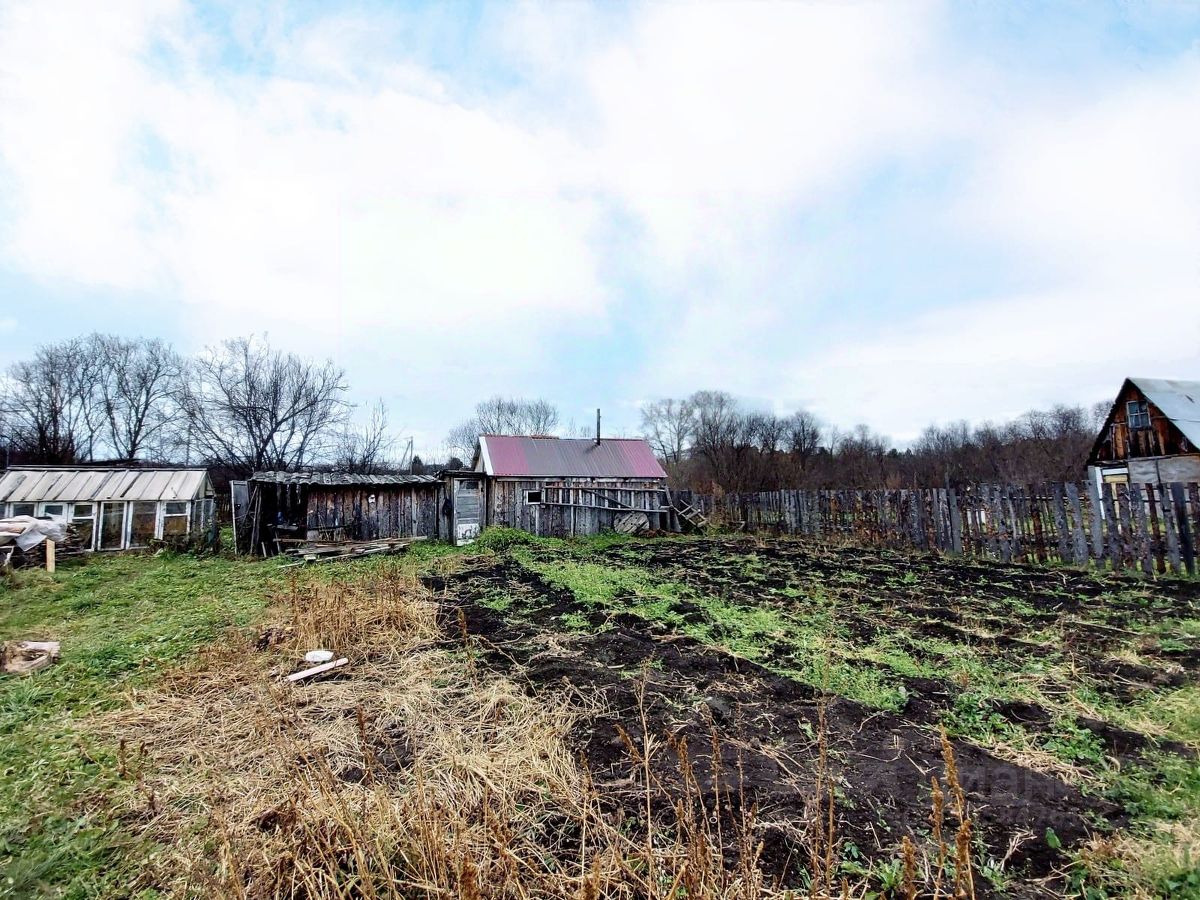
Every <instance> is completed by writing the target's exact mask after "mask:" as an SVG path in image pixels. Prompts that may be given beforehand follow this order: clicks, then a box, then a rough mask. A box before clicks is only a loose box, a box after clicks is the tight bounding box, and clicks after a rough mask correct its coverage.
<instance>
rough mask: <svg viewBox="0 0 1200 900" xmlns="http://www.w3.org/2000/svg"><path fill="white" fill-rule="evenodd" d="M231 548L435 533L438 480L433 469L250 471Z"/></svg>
mask: <svg viewBox="0 0 1200 900" xmlns="http://www.w3.org/2000/svg"><path fill="white" fill-rule="evenodd" d="M247 488H248V491H247V499H246V513H245V516H244V518H240V519H238V520H237V521H236V522H235V525H236V531H237V543H238V549H239V550H241V551H243V552H245V551H249V552H252V553H260V554H264V555H271V554H274V553H276V552H278V551H279V549H280V548H281V546H283V545H285V544H287V543H291V542H307V541H343V540H344V541H366V540H377V539H382V538H400V537H428V538H436V537H439V536H441V535H440V527H439V525H440V521H441V501H442V496H443V486H442V480H441V479H440V478H439V477H437V476H434V475H364V474H360V473H354V472H255V473H254V475H253V476H251V478H250V479H249V481H248V482H247Z"/></svg>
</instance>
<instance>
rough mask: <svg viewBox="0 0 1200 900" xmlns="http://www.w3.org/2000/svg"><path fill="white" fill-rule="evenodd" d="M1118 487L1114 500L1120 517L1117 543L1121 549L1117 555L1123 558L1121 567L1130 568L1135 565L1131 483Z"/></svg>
mask: <svg viewBox="0 0 1200 900" xmlns="http://www.w3.org/2000/svg"><path fill="white" fill-rule="evenodd" d="M1116 488H1117V491H1116V497H1115V498H1114V502H1115V503H1116V511H1117V515H1118V516H1119V517H1120V521H1119V527H1118V529H1117V543H1118V545H1119V546H1120V550H1119V551H1118V554H1117V555H1118V557H1119V558H1120V560H1121V568H1123V569H1129V568H1132V567H1133V562H1134V546H1135V545H1134V541H1133V539H1134V531H1133V529H1134V525H1133V509H1132V505H1131V503H1130V499H1129V485H1127V484H1118V485H1117V486H1116Z"/></svg>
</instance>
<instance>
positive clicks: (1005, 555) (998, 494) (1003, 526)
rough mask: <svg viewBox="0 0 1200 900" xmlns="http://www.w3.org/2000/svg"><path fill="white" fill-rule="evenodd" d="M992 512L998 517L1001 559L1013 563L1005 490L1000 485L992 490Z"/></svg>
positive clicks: (997, 539)
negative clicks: (1005, 505)
mask: <svg viewBox="0 0 1200 900" xmlns="http://www.w3.org/2000/svg"><path fill="white" fill-rule="evenodd" d="M992 510H993V512H994V514H995V516H996V541H997V543H998V544H999V546H1000V559H1002V560H1003V561H1004V562H1012V542H1011V541H1010V540H1009V536H1008V529H1009V526H1008V522H1007V521H1006V518H1005V515H1004V512H1005V510H1004V490H1003V488H1001V487H1000V486H999V485H997V486H996V487H995V488H994V489H993V490H992Z"/></svg>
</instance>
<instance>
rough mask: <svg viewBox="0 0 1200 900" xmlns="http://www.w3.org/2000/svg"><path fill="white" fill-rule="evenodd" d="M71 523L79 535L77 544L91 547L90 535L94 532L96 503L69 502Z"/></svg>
mask: <svg viewBox="0 0 1200 900" xmlns="http://www.w3.org/2000/svg"><path fill="white" fill-rule="evenodd" d="M71 524H72V525H73V526H74V527H75V531H76V533H77V534H78V535H79V545H80V546H81V547H83V548H84V549H86V550H91V549H92V535H93V534H95V532H96V505H95V504H94V503H73V504H71Z"/></svg>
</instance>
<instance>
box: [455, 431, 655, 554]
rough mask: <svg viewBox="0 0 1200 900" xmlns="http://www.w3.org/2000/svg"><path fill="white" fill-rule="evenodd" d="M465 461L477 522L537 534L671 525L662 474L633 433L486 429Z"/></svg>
mask: <svg viewBox="0 0 1200 900" xmlns="http://www.w3.org/2000/svg"><path fill="white" fill-rule="evenodd" d="M472 468H473V470H474V472H475V473H476V475H477V476H483V477H482V479H481V480H480V481H479V485H478V487H479V490H480V491H482V495H481V497H480V501H481V502H480V505H481V507H482V510H483V521H482V523H481V524H482V525H483V526H489V525H498V526H504V527H507V528H519V529H521V530H522V531H528V532H530V533H531V534H536V535H541V536H545V537H573V536H576V535H586V534H596V533H598V532H600V531H624V532H635V531H644V530H667V529H669V528H671V516H670V512H671V509H670V501H669V498H668V495H667V493H666V488H667V473H666V472H664V471H663V468H662V466H661V465H660V464H659V462H658V460H657V459H656V458H655V456H654V451H653V450H651V449H650V445H649V444H648V443H646V441H644V440H641V439H629V438H604V439H603V440H601V439H600V438H599V437H597V438H557V437H533V436H516V435H496V434H486V435H483V436H482V437H480V438H479V444H478V446H477V447H476V451H475V459H474V463H473V465H472Z"/></svg>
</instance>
